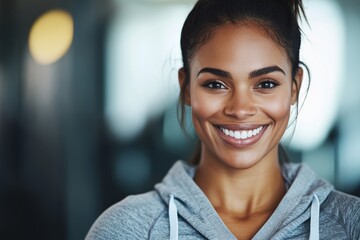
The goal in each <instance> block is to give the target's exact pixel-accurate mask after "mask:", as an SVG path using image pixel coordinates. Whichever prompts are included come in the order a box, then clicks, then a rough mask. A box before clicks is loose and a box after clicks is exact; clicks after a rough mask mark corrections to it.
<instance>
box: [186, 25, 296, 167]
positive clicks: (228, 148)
mask: <svg viewBox="0 0 360 240" xmlns="http://www.w3.org/2000/svg"><path fill="white" fill-rule="evenodd" d="M190 69H191V72H190V84H189V86H188V88H187V92H186V96H187V100H186V101H187V104H189V105H190V106H191V107H192V119H193V124H194V127H195V130H196V132H197V134H198V136H199V138H200V140H201V142H202V156H201V160H200V161H215V162H218V163H222V164H225V165H227V166H229V167H232V168H238V169H239V168H241V169H246V168H249V167H251V166H254V165H255V164H257V163H258V162H260V161H261V160H263V159H269V160H270V159H272V160H276V161H277V160H278V159H277V158H278V157H277V156H278V155H277V146H278V144H279V141H280V139H281V137H282V135H283V133H284V131H285V130H286V128H287V124H288V120H289V115H290V106H291V105H292V104H294V103H295V102H296V94H297V91H296V86H295V84H293V83H292V77H291V64H290V61H289V60H288V57H287V56H286V54H285V52H284V51H283V50H282V49H281V48H280V47H279V46H278V45H277V44H276V43H275V42H274V41H272V40H271V39H270V38H268V37H267V36H266V35H265V34H264V32H263V30H261V28H259V27H258V26H256V25H255V24H246V25H225V26H222V27H219V28H217V29H216V30H215V32H214V35H213V37H212V38H211V40H209V41H208V42H207V43H206V44H205V45H203V46H201V47H200V48H199V50H198V51H197V52H196V53H195V55H194V57H193V59H192V61H191V63H190ZM299 72H300V73H302V71H299ZM182 75H183V74H180V84H181V83H182V82H184V81H183V78H182ZM297 78H298V79H300V80H299V85H300V81H301V76H300V74H299V76H297Z"/></svg>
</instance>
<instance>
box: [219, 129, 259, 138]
mask: <svg viewBox="0 0 360 240" xmlns="http://www.w3.org/2000/svg"><path fill="white" fill-rule="evenodd" d="M262 129H263V126H260V127H258V128H255V129H252V130H240V131H233V130H229V129H226V128H223V127H220V130H221V131H222V132H223V133H224V134H225V135H226V136H229V137H232V138H235V139H241V140H245V139H248V138H251V137H254V136H256V135H258V134H259V133H260V132H261V130H262Z"/></svg>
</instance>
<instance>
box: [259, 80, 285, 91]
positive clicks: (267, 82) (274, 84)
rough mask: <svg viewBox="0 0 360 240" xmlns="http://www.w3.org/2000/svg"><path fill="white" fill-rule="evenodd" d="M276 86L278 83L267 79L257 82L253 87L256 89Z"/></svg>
mask: <svg viewBox="0 0 360 240" xmlns="http://www.w3.org/2000/svg"><path fill="white" fill-rule="evenodd" d="M264 84H266V85H267V86H266V87H265V86H264ZM261 85H263V86H261ZM269 85H270V86H269ZM271 85H272V86H271ZM277 86H279V83H277V82H275V81H272V80H270V79H268V80H265V81H262V82H260V83H258V84H257V85H256V87H255V88H256V89H272V88H275V87H277Z"/></svg>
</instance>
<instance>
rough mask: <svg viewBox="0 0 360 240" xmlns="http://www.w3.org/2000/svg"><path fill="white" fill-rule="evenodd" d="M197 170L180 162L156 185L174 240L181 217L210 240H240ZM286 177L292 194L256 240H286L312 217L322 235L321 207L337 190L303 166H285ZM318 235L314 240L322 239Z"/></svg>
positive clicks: (286, 197)
mask: <svg viewBox="0 0 360 240" xmlns="http://www.w3.org/2000/svg"><path fill="white" fill-rule="evenodd" d="M195 170H196V167H193V166H189V165H188V164H187V163H185V162H183V161H178V162H176V163H175V164H174V166H173V167H172V168H171V169H170V171H169V172H168V174H167V175H166V176H165V178H164V179H163V181H162V182H161V183H159V184H157V185H155V190H156V191H157V192H158V194H159V195H160V197H161V198H162V199H163V201H164V202H165V203H167V204H168V206H169V220H170V233H171V236H170V239H177V235H178V216H180V217H181V218H183V219H184V220H185V221H186V222H188V223H189V224H190V225H191V226H192V227H193V228H194V229H196V230H197V231H198V232H199V233H201V234H202V235H203V236H204V237H206V238H207V239H229V240H230V239H236V238H235V236H234V235H233V234H232V233H231V232H230V231H229V230H228V228H227V227H226V226H225V224H224V223H223V221H222V220H221V218H220V217H219V216H218V214H217V213H216V211H215V209H214V208H213V207H212V205H211V203H210V201H209V200H208V199H207V197H206V196H205V194H204V193H203V192H202V191H201V189H200V188H199V187H198V186H197V185H196V183H195V182H194V181H193V177H194V174H195ZM283 177H284V179H285V182H286V184H287V186H288V191H287V193H286V195H285V196H284V198H283V199H282V201H281V202H280V204H279V206H278V207H277V208H276V210H275V211H274V213H273V214H272V215H271V217H270V218H269V220H268V221H267V222H266V223H265V224H264V225H263V227H262V228H261V229H260V230H259V231H258V232H257V234H256V235H255V236H254V238H253V239H286V236H289V235H290V234H291V233H292V232H294V231H295V229H297V228H298V227H299V226H300V225H302V224H303V223H304V222H305V221H307V220H309V219H310V216H312V222H311V227H310V228H311V230H312V234H314V232H316V233H317V234H318V219H319V216H318V214H319V209H320V205H321V203H322V202H324V200H325V199H326V197H327V196H328V195H329V193H330V192H331V190H332V189H333V187H332V186H331V185H330V184H329V183H327V182H325V181H324V180H321V179H319V178H318V177H317V176H316V174H315V173H314V172H313V171H312V170H311V169H310V168H309V167H307V166H306V165H302V164H284V165H283ZM311 208H312V209H311ZM314 229H315V230H314ZM316 229H317V230H316ZM316 233H315V237H314V236H312V238H310V239H318V236H316Z"/></svg>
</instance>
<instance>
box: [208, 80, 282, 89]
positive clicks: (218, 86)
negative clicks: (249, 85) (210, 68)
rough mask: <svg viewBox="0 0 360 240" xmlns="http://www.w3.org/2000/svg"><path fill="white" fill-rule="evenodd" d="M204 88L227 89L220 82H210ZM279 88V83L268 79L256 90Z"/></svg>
mask: <svg viewBox="0 0 360 240" xmlns="http://www.w3.org/2000/svg"><path fill="white" fill-rule="evenodd" d="M265 84H266V86H264V85H265ZM261 85H262V86H261ZM203 86H204V87H207V88H210V89H227V87H226V86H225V84H223V83H222V82H220V81H209V82H206V83H205V84H204V85H203ZM277 86H279V83H277V82H275V81H273V80H270V79H267V80H264V81H262V82H260V83H258V84H257V85H256V86H255V89H265V90H267V89H272V88H275V87H277Z"/></svg>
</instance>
